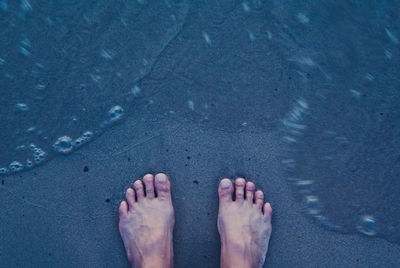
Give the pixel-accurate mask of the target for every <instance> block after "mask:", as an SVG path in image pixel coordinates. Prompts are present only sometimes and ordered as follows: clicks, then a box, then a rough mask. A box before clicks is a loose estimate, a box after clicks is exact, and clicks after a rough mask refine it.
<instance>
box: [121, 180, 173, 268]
mask: <svg viewBox="0 0 400 268" xmlns="http://www.w3.org/2000/svg"><path fill="white" fill-rule="evenodd" d="M143 184H144V185H143ZM133 188H134V189H132V188H128V190H127V191H126V200H127V201H122V202H121V205H120V207H119V232H120V234H121V237H122V240H123V241H124V245H125V250H126V254H127V256H128V260H129V262H130V263H131V264H132V266H134V267H135V268H140V267H154V268H160V267H172V266H173V255H174V254H173V246H172V232H173V228H174V222H175V219H174V209H173V207H172V202H171V185H170V182H169V180H168V177H167V176H166V175H165V174H163V173H159V174H157V175H156V176H155V178H154V177H153V175H151V174H147V175H145V176H144V177H143V182H142V180H137V181H135V183H134V184H133Z"/></svg>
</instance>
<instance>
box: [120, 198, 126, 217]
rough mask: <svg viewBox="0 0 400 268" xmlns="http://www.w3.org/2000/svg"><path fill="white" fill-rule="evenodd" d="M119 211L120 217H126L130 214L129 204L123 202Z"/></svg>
mask: <svg viewBox="0 0 400 268" xmlns="http://www.w3.org/2000/svg"><path fill="white" fill-rule="evenodd" d="M118 213H119V217H120V218H123V217H126V214H128V204H127V203H126V201H122V202H121V204H120V205H119V208H118Z"/></svg>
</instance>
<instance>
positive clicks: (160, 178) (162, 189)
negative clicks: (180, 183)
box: [155, 173, 171, 200]
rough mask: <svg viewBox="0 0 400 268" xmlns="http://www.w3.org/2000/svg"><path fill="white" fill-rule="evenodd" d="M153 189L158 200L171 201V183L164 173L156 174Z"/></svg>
mask: <svg viewBox="0 0 400 268" xmlns="http://www.w3.org/2000/svg"><path fill="white" fill-rule="evenodd" d="M155 187H156V191H157V198H159V199H160V200H170V199H171V183H170V181H169V179H168V176H167V175H165V174H164V173H158V174H157V175H156V178H155Z"/></svg>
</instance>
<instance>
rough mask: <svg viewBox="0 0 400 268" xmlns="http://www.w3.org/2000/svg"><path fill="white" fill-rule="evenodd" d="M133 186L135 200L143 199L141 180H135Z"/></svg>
mask: <svg viewBox="0 0 400 268" xmlns="http://www.w3.org/2000/svg"><path fill="white" fill-rule="evenodd" d="M133 188H135V191H136V196H137V200H138V202H139V201H141V200H143V198H144V190H143V183H142V181H141V180H136V181H135V182H134V183H133Z"/></svg>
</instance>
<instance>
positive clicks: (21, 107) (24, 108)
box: [15, 103, 29, 111]
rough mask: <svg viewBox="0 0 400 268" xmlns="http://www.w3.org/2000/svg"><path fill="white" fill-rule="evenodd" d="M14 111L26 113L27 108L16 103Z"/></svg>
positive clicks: (22, 104) (23, 104)
mask: <svg viewBox="0 0 400 268" xmlns="http://www.w3.org/2000/svg"><path fill="white" fill-rule="evenodd" d="M15 109H16V110H18V111H28V110H29V107H28V105H26V104H25V103H17V104H15Z"/></svg>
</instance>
